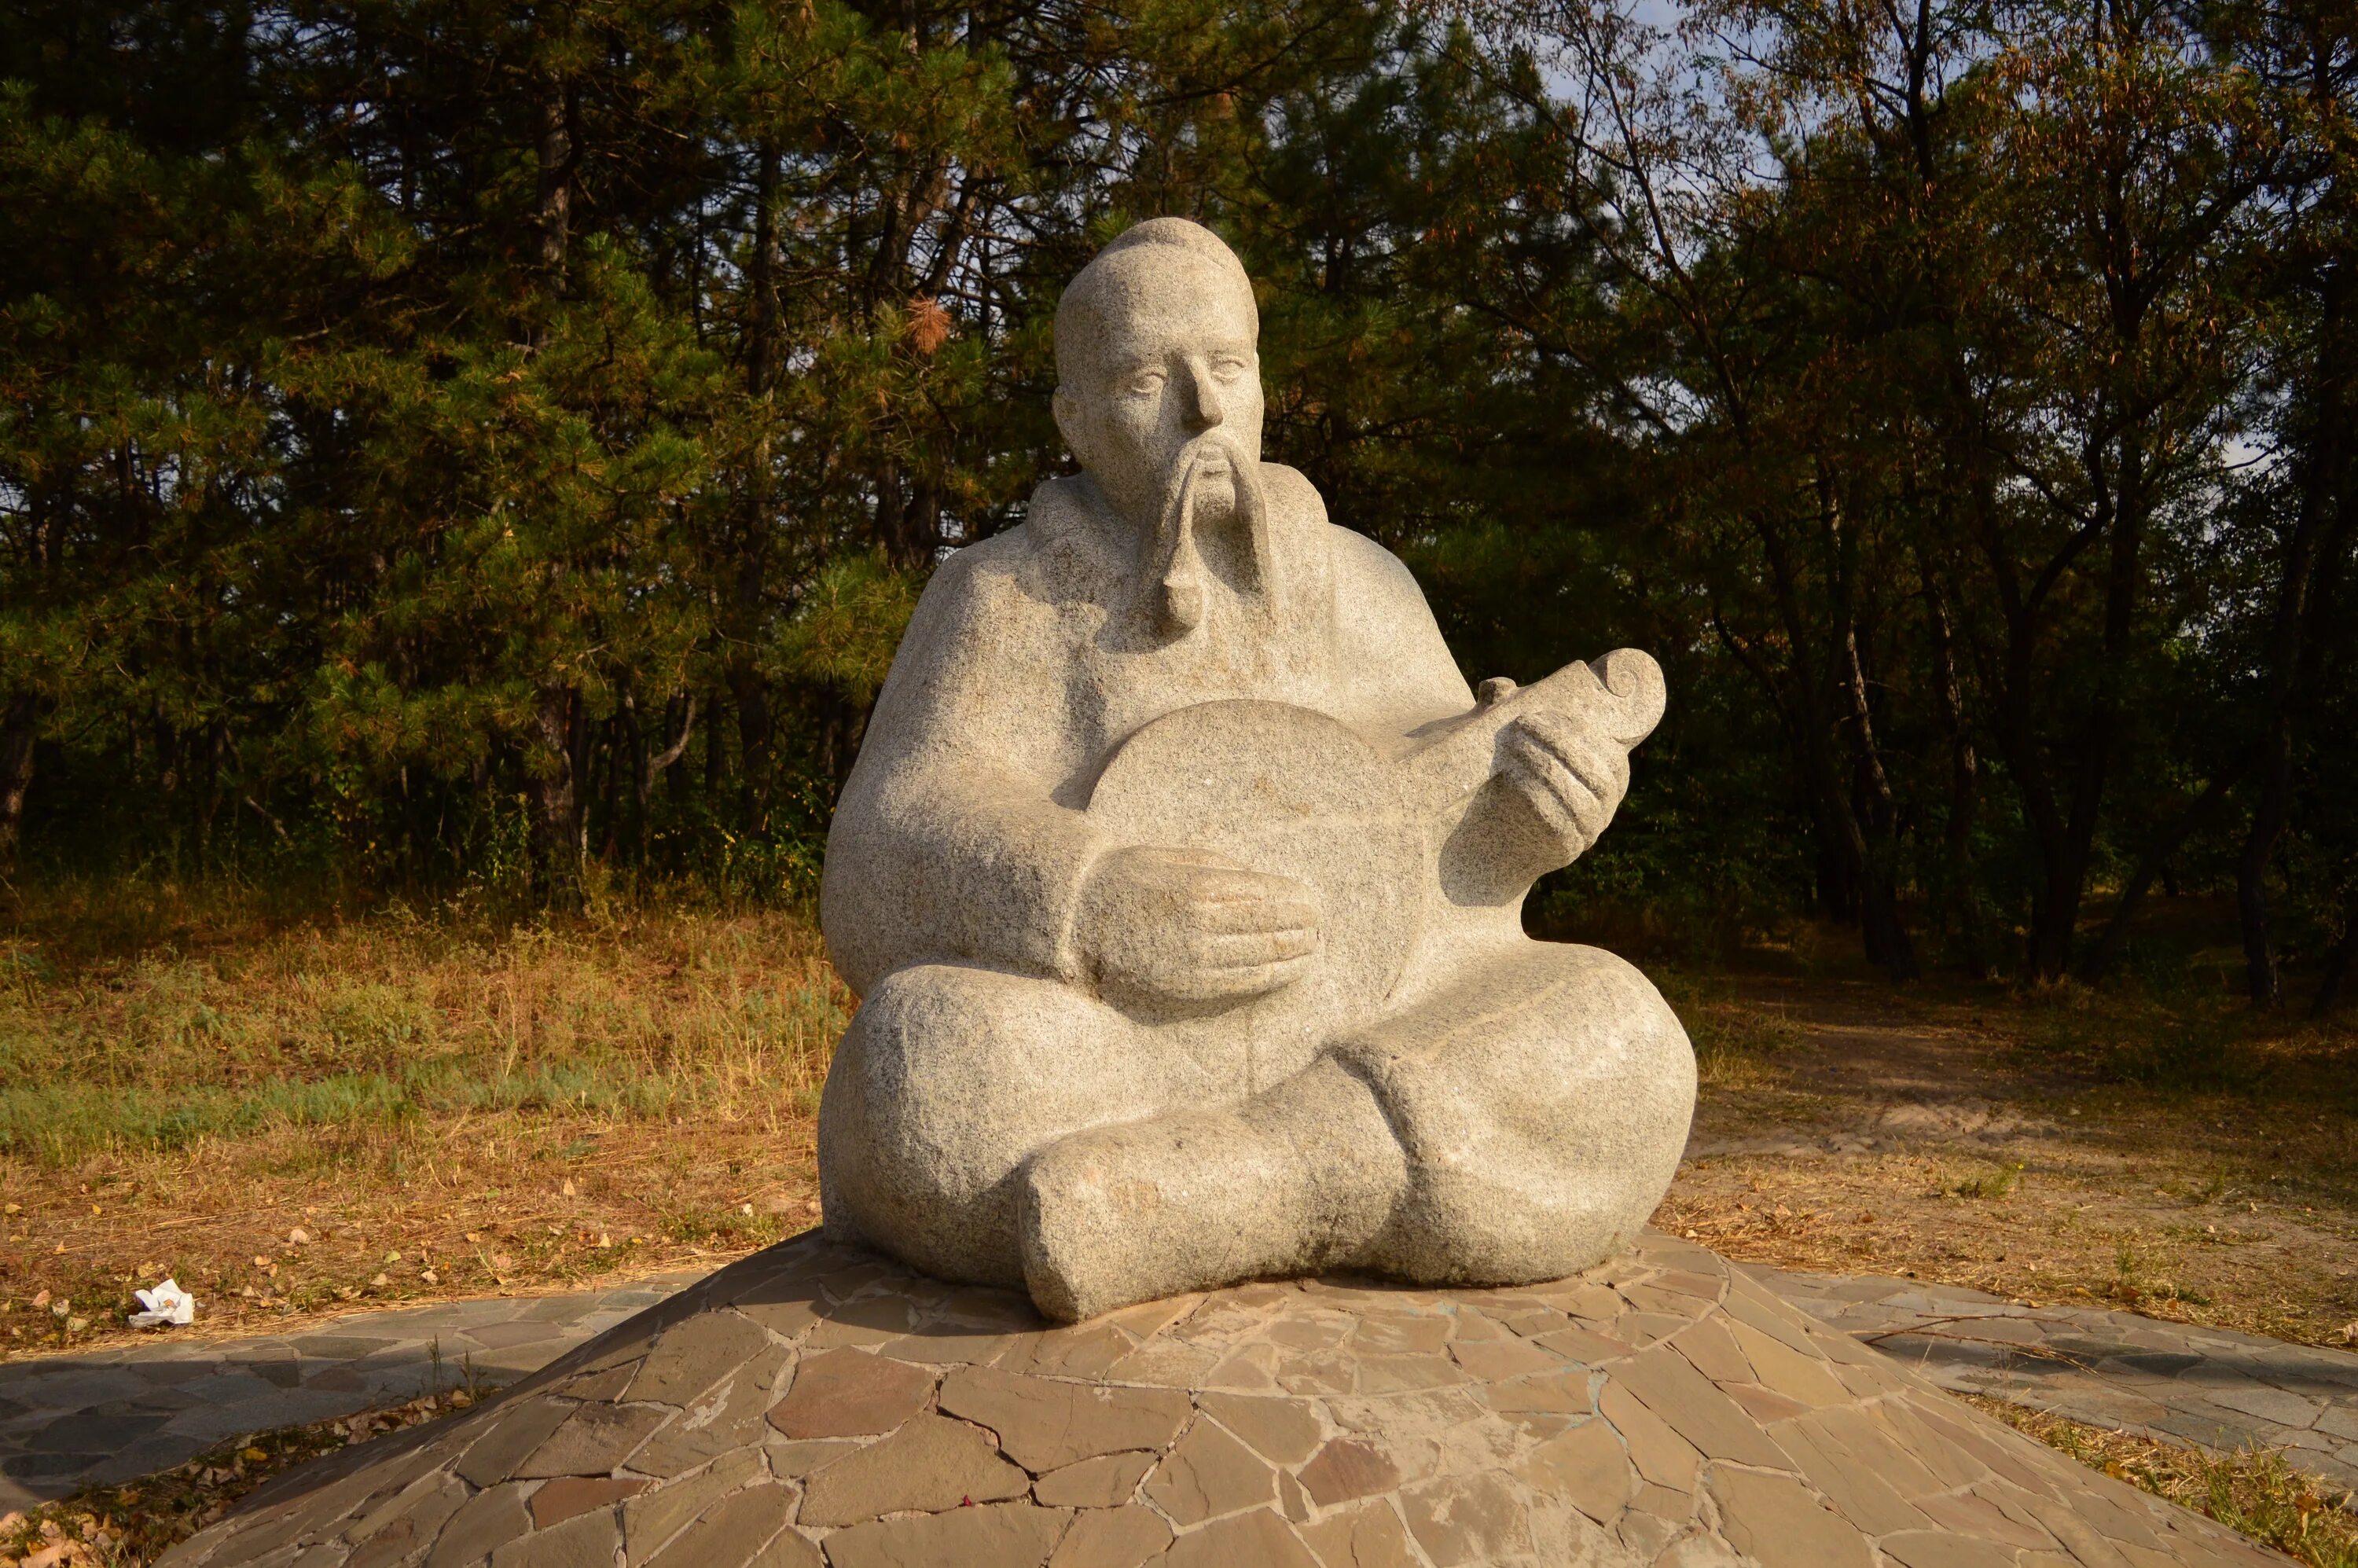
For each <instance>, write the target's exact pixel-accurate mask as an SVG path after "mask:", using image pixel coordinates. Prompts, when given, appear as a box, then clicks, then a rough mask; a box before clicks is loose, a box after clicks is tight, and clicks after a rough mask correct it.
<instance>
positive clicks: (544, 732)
mask: <svg viewBox="0 0 2358 1568" xmlns="http://www.w3.org/2000/svg"><path fill="white" fill-rule="evenodd" d="M587 728H588V726H587V724H586V722H585V720H584V715H583V708H582V702H581V694H580V692H579V691H578V690H576V689H575V688H574V687H569V686H545V687H541V688H540V695H539V700H538V702H537V703H536V704H535V708H534V711H533V745H532V746H531V748H530V749H529V751H528V752H526V754H525V771H526V773H527V774H528V776H529V777H530V779H531V791H532V806H533V813H532V848H533V862H534V870H535V872H536V873H537V874H538V876H539V878H540V884H541V892H542V896H543V897H544V898H545V899H546V900H547V901H548V902H550V903H560V902H567V901H569V900H571V899H573V898H575V897H577V896H578V895H579V892H580V888H581V861H582V857H583V855H584V853H585V852H586V849H587V846H586V845H585V844H584V842H583V837H582V836H583V833H584V830H585V827H586V824H585V823H584V821H583V819H582V815H581V781H580V762H581V749H582V747H581V741H582V738H583V736H582V732H583V731H584V730H586V729H587Z"/></svg>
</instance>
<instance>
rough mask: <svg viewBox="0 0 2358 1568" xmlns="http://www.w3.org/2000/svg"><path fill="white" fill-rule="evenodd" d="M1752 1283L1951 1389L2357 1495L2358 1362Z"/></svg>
mask: <svg viewBox="0 0 2358 1568" xmlns="http://www.w3.org/2000/svg"><path fill="white" fill-rule="evenodd" d="M1753 1273H1754V1275H1755V1277H1756V1278H1758V1280H1759V1281H1761V1282H1762V1283H1763V1284H1765V1285H1767V1286H1768V1288H1769V1289H1770V1290H1771V1291H1774V1292H1776V1293H1777V1294H1778V1295H1779V1296H1781V1297H1783V1298H1784V1299H1785V1300H1787V1301H1789V1302H1790V1303H1793V1304H1794V1305H1795V1306H1798V1307H1800V1308H1801V1309H1802V1310H1803V1311H1804V1312H1807V1313H1809V1314H1811V1315H1812V1316H1813V1317H1815V1318H1817V1319H1818V1320H1819V1321H1820V1322H1822V1323H1824V1324H1827V1325H1831V1326H1833V1327H1836V1328H1841V1329H1844V1330H1846V1331H1847V1332H1849V1333H1850V1334H1851V1335H1852V1336H1855V1337H1856V1338H1858V1339H1861V1340H1863V1341H1865V1342H1866V1343H1867V1344H1869V1345H1873V1346H1877V1348H1879V1349H1882V1350H1884V1351H1887V1352H1888V1353H1889V1354H1891V1355H1893V1356H1896V1357H1899V1359H1901V1360H1902V1361H1905V1362H1907V1363H1908V1364H1909V1366H1911V1367H1913V1368H1915V1369H1916V1370H1917V1371H1918V1372H1919V1373H1920V1374H1921V1375H1923V1376H1924V1377H1927V1378H1929V1379H1931V1380H1932V1381H1933V1382H1934V1383H1937V1384H1939V1385H1940V1386H1941V1387H1942V1388H1944V1389H1949V1390H1955V1391H1958V1392H1963V1393H1972V1394H1986V1395H1989V1396H1991V1397H1993V1398H1996V1399H2001V1400H2006V1401H2008V1402H2009V1403H2013V1404H2019V1405H2028V1406H2029V1407H2031V1408H2032V1409H2035V1410H2043V1411H2050V1412H2052V1413H2054V1414H2057V1415H2062V1416H2068V1417H2070V1418H2071V1420H2073V1421H2079V1422H2087V1423H2088V1424H2090V1425H2092V1426H2102V1427H2108V1428H2120V1429H2123V1430H2125V1431H2128V1432H2132V1433H2140V1434H2142V1435H2145V1436H2148V1437H2158V1438H2162V1439H2165V1440H2173V1441H2177V1442H2181V1443H2192V1444H2199V1445H2200V1446H2201V1447H2204V1448H2210V1449H2215V1450H2234V1449H2238V1448H2244V1447H2261V1448H2282V1449H2284V1450H2285V1451H2286V1458H2287V1459H2288V1461H2289V1462H2290V1463H2291V1464H2293V1465H2296V1466H2297V1467H2299V1468H2300V1469H2302V1470H2306V1471H2308V1472H2309V1473H2310V1474H2311V1475H2314V1476H2320V1477H2322V1478H2323V1479H2324V1480H2325V1481H2326V1482H2328V1483H2329V1484H2330V1485H2331V1486H2333V1487H2336V1488H2338V1489H2340V1490H2342V1491H2343V1492H2349V1491H2351V1490H2353V1488H2358V1355H2353V1354H2352V1353H2350V1352H2349V1351H2346V1350H2327V1349H2320V1348H2318V1347H2315V1346H2306V1345H2288V1344H2286V1343H2285V1342H2284V1341H2282V1340H2277V1339H2265V1338H2262V1337H2260V1336H2257V1335H2252V1334H2238V1333H2236V1332H2234V1330H2233V1329H2225V1328H2201V1327H2196V1326H2194V1325H2189V1324H2179V1323H2162V1322H2159V1321H2158V1320H2156V1319H2154V1318H2149V1317H2139V1316H2138V1315H2137V1314H2135V1313H2126V1312H2107V1311H2105V1310H2104V1309H2103V1308H2100V1307H2074V1306H2037V1307H2033V1306H2023V1305H2020V1304H2019V1303H2015V1302H2011V1301H2008V1300H2007V1299H2006V1298H2005V1297H2003V1296H1993V1295H1989V1294H1986V1293H1985V1292H1980V1291H1972V1290H1966V1289H1963V1288H1962V1287H1960V1286H1954V1285H1931V1284H1924V1283H1921V1282H1920V1281H1914V1280H1894V1279H1887V1278H1877V1277H1865V1278H1857V1279H1845V1278H1843V1277H1841V1276H1839V1275H1828V1274H1792V1273H1786V1272H1783V1271H1779V1270H1774V1269H1756V1270H1754V1271H1753ZM2345 1506H2346V1505H2345Z"/></svg>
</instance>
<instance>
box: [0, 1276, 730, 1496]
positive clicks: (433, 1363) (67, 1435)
mask: <svg viewBox="0 0 2358 1568" xmlns="http://www.w3.org/2000/svg"><path fill="white" fill-rule="evenodd" d="M698 1277H699V1276H698V1275H696V1274H677V1275H665V1276H662V1277H659V1278H654V1279H646V1280H638V1281H632V1282H631V1283H629V1284H626V1285H621V1286H614V1287H610V1288H608V1289H605V1290H600V1291H584V1292H577V1293H574V1294H571V1295H561V1296H541V1297H520V1298H497V1299H492V1300H487V1301H471V1302H452V1303H446V1304H444V1305H441V1306H430V1307H416V1308H410V1309H406V1310H404V1311H399V1312H377V1313H366V1314H356V1315H352V1316H349V1317H341V1318H335V1319H330V1320H328V1321H325V1322H320V1321H317V1320H313V1321H308V1322H306V1323H305V1324H304V1325H303V1326H302V1327H301V1328H300V1329H299V1330H297V1331H296V1332H293V1333H290V1334H287V1335H284V1336H266V1337H264V1338H259V1339H235V1340H222V1341H215V1342H212V1343H211V1344H208V1343H205V1342H203V1341H202V1340H201V1339H196V1338H192V1337H190V1336H188V1335H186V1334H176V1335H171V1336H158V1337H157V1338H156V1339H154V1340H152V1341H149V1342H147V1343H145V1344H131V1345H125V1346H118V1347H115V1348H111V1349H106V1350H99V1351H92V1352H91V1353H89V1354H87V1355H81V1356H56V1357H43V1358H39V1359H28V1360H21V1361H11V1362H7V1363H5V1365H0V1507H4V1508H10V1509H18V1508H27V1507H30V1506H32V1505H34V1504H37V1503H41V1502H47V1501H49V1500H50V1499H52V1498H62V1497H65V1496H67V1495H69V1494H70V1493H72V1492H74V1491H76V1490H78V1489H80V1488H81V1487H86V1486H92V1485H105V1484H109V1483H113V1482H116V1481H127V1480H130V1479H132V1478H134V1477H135V1476H149V1475H153V1474H155V1473H156V1472H157V1471H158V1470H167V1469H169V1468H171V1467H172V1466H173V1465H178V1464H182V1463H185V1462H186V1461H188V1460H189V1459H192V1458H194V1457H195V1456H196V1455H197V1454H201V1453H203V1452H204V1451H205V1450H207V1449H209V1448H211V1447H213V1446H214V1445H215V1444H221V1443H224V1442H227V1441H228V1440H229V1439H231V1438H233V1437H244V1436H247V1435H249V1434H251V1433H257V1432H271V1431H275V1430H276V1429H277V1428H280V1427H286V1426H301V1425H308V1423H310V1422H319V1421H328V1420H330V1419H332V1418H334V1417H337V1416H346V1415H352V1414H355V1413H357V1412H358V1411H364V1410H380V1409H383V1408H384V1406H386V1405H393V1404H399V1403H401V1402H402V1401H403V1400H412V1399H416V1397H417V1396H418V1395H420V1394H422V1393H427V1392H429V1391H431V1392H439V1391H440V1390H443V1389H451V1388H460V1387H464V1386H465V1385H466V1383H467V1380H468V1379H469V1378H470V1377H473V1378H474V1379H477V1380H478V1381H480V1382H481V1383H482V1384H484V1385H486V1386H489V1387H503V1386H505V1385H506V1384H509V1383H513V1382H514V1381H515V1380H516V1379H519V1378H521V1377H524V1376H525V1375H526V1374H527V1373H531V1372H535V1371H537V1370H539V1369H540V1368H542V1367H544V1366H546V1365H547V1364H548V1363H549V1362H551V1361H553V1360H555V1359H556V1358H557V1357H558V1356H559V1355H562V1354H563V1353H564V1352H566V1351H568V1350H570V1349H571V1348H572V1347H573V1346H576V1345H579V1344H580V1343H582V1342H583V1341H584V1340H587V1339H589V1338H590V1337H591V1336H595V1335H598V1334H600V1333H603V1332H604V1331H605V1330H607V1329H609V1328H611V1327H612V1326H613V1325H616V1324H618V1323H620V1322H622V1320H623V1319H624V1318H627V1317H629V1316H631V1315H632V1314H633V1313H636V1312H638V1311H640V1310H641V1309H643V1308H645V1307H649V1306H652V1305H654V1303H656V1302H659V1301H661V1300H663V1299H664V1298H665V1297H666V1296H668V1295H671V1294H673V1293H675V1292H677V1291H678V1290H679V1289H680V1288H681V1287H682V1286H684V1285H687V1284H689V1283H691V1282H693V1281H695V1280H697V1279H698Z"/></svg>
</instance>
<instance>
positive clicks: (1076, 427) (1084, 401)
mask: <svg viewBox="0 0 2358 1568" xmlns="http://www.w3.org/2000/svg"><path fill="white" fill-rule="evenodd" d="M1259 339H1260V312H1259V311H1258V310H1257V309H1256V308H1255V307H1254V304H1253V294H1252V283H1251V281H1250V280H1249V278H1247V277H1246V276H1245V269H1244V267H1243V265H1242V264H1240V263H1239V262H1238V260H1237V258H1236V254H1235V253H1233V252H1232V251H1230V250H1229V249H1228V246H1227V245H1225V244H1223V243H1221V242H1220V239H1219V236H1217V234H1214V233H1213V232H1211V231H1210V230H1209V229H1206V228H1204V227H1203V226H1202V225H1200V224H1196V223H1191V222H1188V221H1187V220H1186V219H1184V218H1155V219H1151V220H1149V221H1148V222H1143V223H1141V224H1139V225H1137V226H1136V227H1135V228H1132V229H1130V230H1129V231H1127V232H1124V233H1123V234H1122V235H1121V237H1120V238H1119V239H1117V240H1115V241H1114V242H1113V243H1111V244H1109V245H1108V246H1107V247H1106V248H1105V249H1104V250H1103V251H1101V252H1099V253H1098V255H1097V258H1096V259H1095V260H1093V261H1091V262H1090V263H1089V265H1087V266H1086V267H1083V268H1082V269H1081V272H1080V276H1077V277H1076V278H1074V279H1073V281H1072V284H1071V286H1070V287H1067V288H1066V289H1065V295H1064V297H1063V299H1062V300H1060V301H1059V302H1058V303H1057V306H1056V381H1057V385H1056V405H1055V406H1056V427H1057V428H1058V429H1059V430H1061V431H1062V432H1063V433H1064V437H1065V443H1066V445H1068V446H1069V447H1070V448H1071V449H1072V452H1073V456H1074V457H1075V458H1076V459H1078V460H1079V461H1080V464H1081V466H1082V467H1083V468H1084V469H1087V470H1088V472H1089V474H1090V476H1091V477H1092V478H1094V479H1095V480H1096V481H1097V483H1098V489H1099V490H1100V491H1102V492H1104V494H1105V497H1106V499H1107V500H1108V501H1109V502H1110V503H1112V505H1113V507H1114V509H1115V510H1116V511H1118V512H1120V514H1122V515H1123V516H1124V517H1126V518H1128V519H1129V520H1130V522H1131V523H1132V524H1134V525H1135V526H1136V527H1137V528H1138V529H1139V531H1140V533H1141V536H1142V537H1144V538H1146V539H1147V540H1149V541H1150V542H1151V545H1152V551H1153V555H1154V557H1155V559H1154V566H1153V569H1154V575H1155V578H1156V579H1157V581H1158V582H1159V583H1160V584H1161V586H1162V588H1163V589H1164V592H1163V611H1164V612H1165V615H1166V618H1167V619H1168V620H1169V621H1170V622H1172V626H1173V629H1174V630H1176V631H1180V632H1184V631H1187V630H1190V629H1192V627H1193V626H1194V625H1195V622H1196V620H1197V619H1198V618H1200V616H1201V614H1202V593H1203V588H1202V584H1201V580H1200V579H1201V569H1200V564H1199V562H1198V561H1197V559H1196V557H1197V553H1198V551H1199V550H1209V551H1211V552H1212V553H1214V554H1216V555H1217V554H1219V553H1222V547H1221V546H1219V545H1218V544H1217V539H1218V536H1219V535H1221V533H1222V532H1223V530H1226V531H1227V532H1229V533H1235V532H1238V529H1236V528H1233V527H1230V526H1229V525H1230V524H1240V525H1241V532H1242V535H1243V536H1242V537H1240V538H1238V539H1237V540H1236V541H1235V544H1236V546H1238V547H1237V548H1235V549H1234V550H1232V551H1228V552H1226V553H1228V554H1231V555H1233V556H1234V557H1235V558H1236V559H1237V560H1238V561H1239V562H1240V563H1241V564H1242V565H1243V566H1244V568H1245V570H1244V572H1243V574H1242V575H1243V576H1244V577H1246V578H1247V579H1252V580H1254V581H1255V582H1256V583H1257V581H1258V574H1259V571H1260V564H1261V562H1262V560H1263V558H1264V557H1265V554H1266V552H1265V549H1263V548H1262V547H1261V545H1262V541H1260V539H1259V537H1258V534H1257V530H1258V526H1259V521H1260V475H1259V470H1258V465H1259V463H1260V417H1261V393H1260V357H1259V355H1258V354H1257V352H1256V351H1255V349H1256V345H1257V343H1258V341H1259Z"/></svg>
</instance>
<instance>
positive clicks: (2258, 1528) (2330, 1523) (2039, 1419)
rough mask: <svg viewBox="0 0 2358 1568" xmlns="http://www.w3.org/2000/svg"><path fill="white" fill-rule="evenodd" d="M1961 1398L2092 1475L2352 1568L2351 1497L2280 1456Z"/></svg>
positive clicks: (2357, 1545)
mask: <svg viewBox="0 0 2358 1568" xmlns="http://www.w3.org/2000/svg"><path fill="white" fill-rule="evenodd" d="M1965 1399H1966V1402H1967V1403H1969V1404H1972V1405H1975V1406H1978V1407H1979V1408H1980V1409H1981V1410H1982V1411H1985V1412H1986V1413H1987V1414H1990V1415H1993V1416H1995V1417H1996V1418H1997V1419H1998V1420H2000V1421H2002V1422H2006V1424H2007V1425H2009V1426H2013V1427H2017V1428H2019V1429H2020V1430H2021V1431H2023V1432H2025V1433H2028V1434H2029V1435H2031V1436H2032V1437H2035V1438H2037V1439H2039V1441H2040V1442H2041V1443H2044V1444H2047V1445H2048V1446H2049V1447H2050V1448H2054V1449H2057V1450H2059V1451H2060V1452H2061V1453H2064V1454H2070V1455H2071V1457H2072V1458H2074V1459H2077V1460H2078V1461H2080V1463H2082V1465H2087V1466H2088V1467H2089V1468H2090V1469H2092V1470H2101V1471H2103V1472H2104V1474H2105V1475H2107V1476H2112V1477H2113V1478H2114V1479H2115V1480H2118V1481H2126V1482H2128V1483H2129V1484H2130V1485H2131V1486H2134V1487H2142V1488H2143V1489H2144V1490H2146V1491H2148V1492H2151V1493H2152V1494H2153V1495H2154V1496H2156V1497H2158V1498H2168V1499H2169V1501H2171V1502H2173V1503H2177V1504H2178V1505H2180V1507H2182V1508H2189V1509H2193V1510H2194V1511H2195V1512H2197V1513H2201V1514H2207V1515H2209V1516H2210V1517H2211V1518H2212V1519H2217V1520H2218V1521H2219V1522H2220V1523H2221V1524H2223V1525H2225V1526H2227V1527H2228V1528H2229V1529H2230V1530H2240V1531H2242V1532H2243V1533H2244V1534H2245V1535H2248V1536H2250V1537H2251V1538H2252V1539H2253V1540H2255V1541H2262V1542H2264V1543H2266V1545H2269V1546H2273V1547H2275V1548H2276V1549H2277V1551H2279V1552H2284V1553H2286V1554H2287V1555H2288V1556H2290V1557H2292V1558H2294V1559H2295V1560H2297V1561H2299V1562H2301V1563H2308V1564H2309V1568H2358V1513H2353V1512H2352V1511H2351V1509H2350V1502H2351V1499H2350V1498H2349V1497H2348V1496H2347V1495H2346V1494H2342V1495H2336V1494H2332V1493H2330V1492H2328V1491H2324V1490H2320V1487H2319V1485H2318V1483H2317V1481H2316V1480H2315V1478H2314V1477H2311V1476H2306V1475H2303V1474H2302V1473H2301V1472H2300V1471H2299V1470H2296V1469H2294V1468H2293V1467H2292V1466H2291V1465H2289V1464H2288V1463H2287V1462H2286V1459H2285V1456H2284V1455H2283V1454H2280V1453H2277V1452H2276V1451H2273V1450H2246V1451H2244V1452H2242V1453H2237V1454H2206V1453H2204V1452H2203V1451H2202V1450H2201V1449H2199V1448H2186V1447H2180V1446H2179V1445H2178V1444H2169V1443H2156V1442H2153V1441H2151V1440H2150V1439H2147V1438H2143V1437H2132V1436H2130V1435H2128V1434H2127V1433H2121V1432H2108V1431H2106V1430H2105V1429H2104V1428H2103V1427H2097V1426H2088V1425H2085V1424H2083V1423H2082V1422H2076V1421H2070V1420H2067V1419H2065V1418H2064V1417H2062V1416H2058V1415H2050V1414H2048V1413H2046V1412H2045V1411H2032V1410H2025V1409H2023V1408H2022V1407H2021V1406H2019V1405H2009V1404H2006V1403H2005V1402H2003V1401H2002V1400H1991V1399H1980V1398H1974V1397H1972V1396H1965Z"/></svg>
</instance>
